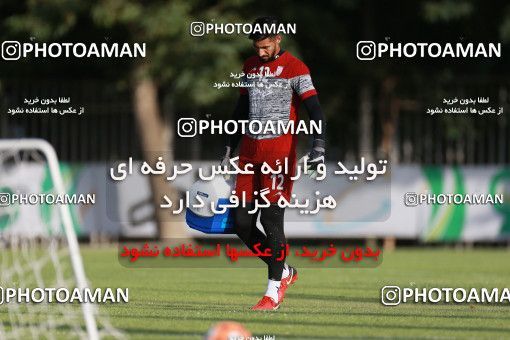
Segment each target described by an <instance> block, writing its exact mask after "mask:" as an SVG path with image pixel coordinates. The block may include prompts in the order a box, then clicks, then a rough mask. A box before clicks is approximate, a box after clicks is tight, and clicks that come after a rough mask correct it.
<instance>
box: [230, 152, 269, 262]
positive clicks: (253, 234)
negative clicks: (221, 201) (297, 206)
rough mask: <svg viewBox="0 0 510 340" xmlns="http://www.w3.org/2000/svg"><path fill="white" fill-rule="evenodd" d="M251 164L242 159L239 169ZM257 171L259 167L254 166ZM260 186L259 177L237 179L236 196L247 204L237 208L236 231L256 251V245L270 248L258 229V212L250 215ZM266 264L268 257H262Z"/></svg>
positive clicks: (248, 176)
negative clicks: (254, 194) (255, 193)
mask: <svg viewBox="0 0 510 340" xmlns="http://www.w3.org/2000/svg"><path fill="white" fill-rule="evenodd" d="M247 162H249V159H247V158H245V157H240V159H239V167H241V168H242V167H244V165H245V164H246V163H247ZM254 169H255V170H256V169H257V166H254ZM259 187H260V184H259V180H258V178H257V176H255V175H250V174H239V175H238V176H237V179H236V195H237V196H238V197H239V199H242V198H243V197H245V199H246V201H247V204H246V207H244V208H243V207H242V206H239V207H236V208H235V211H234V231H235V233H236V234H237V236H239V238H240V239H241V240H242V241H243V242H244V244H246V246H247V247H248V248H249V249H251V250H252V251H255V245H256V244H257V243H260V247H259V249H261V250H264V249H266V248H268V244H267V240H266V235H264V233H263V232H262V231H260V230H259V228H257V218H258V212H257V213H255V214H250V213H249V211H252V210H253V207H254V203H253V200H254V199H255V197H253V193H254V192H255V191H257V190H259ZM243 193H244V195H243ZM260 259H262V260H263V261H264V262H265V263H266V264H267V263H269V258H268V257H267V256H262V257H260Z"/></svg>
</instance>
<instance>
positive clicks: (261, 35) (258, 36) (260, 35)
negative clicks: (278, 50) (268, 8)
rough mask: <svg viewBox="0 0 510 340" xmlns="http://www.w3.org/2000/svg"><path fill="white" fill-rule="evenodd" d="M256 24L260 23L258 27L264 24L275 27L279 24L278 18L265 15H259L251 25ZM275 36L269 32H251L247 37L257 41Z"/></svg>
mask: <svg viewBox="0 0 510 340" xmlns="http://www.w3.org/2000/svg"><path fill="white" fill-rule="evenodd" d="M256 24H258V25H260V27H262V28H263V27H264V24H266V25H275V26H276V27H278V25H279V24H280V20H279V19H278V18H277V17H275V16H265V17H259V18H257V19H255V21H254V22H253V25H256ZM275 36H276V34H271V33H265V32H252V33H250V35H249V36H248V38H249V39H251V40H253V41H259V40H264V39H266V38H270V37H275Z"/></svg>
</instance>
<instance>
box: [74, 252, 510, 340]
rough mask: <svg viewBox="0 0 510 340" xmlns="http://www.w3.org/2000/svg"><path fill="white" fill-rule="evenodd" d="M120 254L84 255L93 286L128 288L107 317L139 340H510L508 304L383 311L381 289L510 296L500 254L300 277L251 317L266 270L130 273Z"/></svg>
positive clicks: (106, 308) (400, 255)
mask: <svg viewBox="0 0 510 340" xmlns="http://www.w3.org/2000/svg"><path fill="white" fill-rule="evenodd" d="M116 254H117V249H116V248H115V249H114V248H111V249H99V250H98V249H92V248H87V247H83V248H82V255H83V257H84V261H85V266H86V271H87V275H88V277H89V279H90V281H91V282H92V284H93V286H95V287H129V299H130V301H129V303H128V304H116V305H102V306H101V310H102V312H107V313H108V314H109V315H110V321H111V322H112V324H113V325H114V326H115V327H116V328H118V329H120V330H122V331H123V332H124V333H125V334H126V335H127V336H128V337H129V338H133V339H154V338H168V337H172V338H175V339H201V338H203V336H204V334H205V333H206V332H207V330H208V328H209V327H210V326H211V325H212V324H214V323H216V322H218V321H221V320H235V321H238V322H241V323H242V324H243V325H245V326H246V327H247V328H248V329H249V330H250V331H251V332H252V333H253V335H257V336H262V335H275V336H276V339H338V338H352V337H361V338H385V337H387V338H412V339H417V338H510V304H504V305H497V306H494V305H482V304H458V305H455V304H409V303H408V304H404V305H400V306H396V307H387V306H383V305H382V304H381V303H380V289H381V288H382V287H383V286H385V285H398V286H402V287H411V286H415V287H440V288H441V287H464V288H470V287H487V288H492V287H498V288H504V287H510V261H509V260H510V251H508V250H504V249H487V250H486V249H475V250H454V249H406V250H397V251H395V252H392V253H386V254H385V255H384V260H383V262H382V264H381V265H380V266H379V267H378V268H362V269H354V268H344V269H314V268H304V269H300V270H299V280H298V281H297V283H296V284H295V285H293V286H291V287H290V288H289V290H288V291H287V295H286V298H285V301H284V303H283V304H282V305H281V307H280V309H279V310H278V311H276V312H254V311H250V310H249V307H251V306H252V305H253V304H255V303H256V302H257V301H258V299H259V298H260V297H261V296H262V294H263V293H264V291H265V288H266V275H267V274H266V272H267V271H266V270H265V269H262V268H261V269H258V268H251V269H249V268H239V269H230V268H220V269H218V268H216V269H198V268H193V269H183V268H181V269H171V268H154V269H142V268H125V267H122V266H121V265H120V264H119V263H118V260H117V257H116ZM298 269H299V268H298Z"/></svg>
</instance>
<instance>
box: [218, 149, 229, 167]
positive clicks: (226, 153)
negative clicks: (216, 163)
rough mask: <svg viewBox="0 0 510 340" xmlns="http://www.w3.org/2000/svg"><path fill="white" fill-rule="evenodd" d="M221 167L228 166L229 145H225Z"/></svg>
mask: <svg viewBox="0 0 510 340" xmlns="http://www.w3.org/2000/svg"><path fill="white" fill-rule="evenodd" d="M220 165H221V167H222V168H223V167H225V166H226V167H230V146H225V155H224V156H223V157H222V158H221V162H220Z"/></svg>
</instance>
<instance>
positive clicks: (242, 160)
mask: <svg viewBox="0 0 510 340" xmlns="http://www.w3.org/2000/svg"><path fill="white" fill-rule="evenodd" d="M257 24H258V25H259V27H270V26H271V25H275V26H276V27H278V25H279V21H278V19H276V18H274V17H262V18H258V19H257V20H255V22H254V25H257ZM273 32H274V31H273ZM249 38H250V39H251V40H252V41H253V47H254V48H255V51H256V55H254V56H252V57H250V58H248V59H247V60H246V61H245V63H244V67H243V73H244V74H245V76H244V79H243V82H244V83H246V84H248V86H246V87H245V88H241V90H240V96H239V100H238V102H237V105H236V108H235V110H234V114H233V119H234V120H237V121H239V120H248V121H253V120H257V121H259V122H261V123H262V126H264V123H267V122H268V121H272V122H273V123H275V124H274V125H275V126H276V123H277V122H279V121H283V122H289V121H294V124H295V125H296V126H297V121H298V116H297V115H298V109H299V106H300V104H301V103H303V104H304V105H305V107H306V109H307V111H308V114H309V116H310V119H311V120H313V121H315V122H317V123H320V124H322V125H321V126H322V132H321V133H320V134H314V135H313V143H312V149H311V151H310V152H309V153H308V165H309V166H311V168H312V169H316V168H317V166H318V164H319V163H322V162H324V152H325V146H326V145H325V144H326V143H325V138H324V129H325V124H324V118H323V114H322V111H321V108H320V104H319V100H318V98H317V91H316V90H315V88H314V86H313V84H312V79H311V77H310V71H309V70H308V67H307V66H306V65H305V64H304V63H303V62H302V61H301V60H299V59H297V58H296V57H294V56H293V55H292V54H290V53H289V52H288V51H284V50H283V49H282V48H281V47H280V43H281V40H282V37H281V35H279V34H264V33H263V32H262V33H256V34H254V33H252V34H250V36H249ZM238 131H239V129H238ZM266 131H267V130H266ZM271 132H273V131H271ZM240 140H241V146H240V150H239V167H240V168H241V169H242V168H244V166H245V164H247V163H251V164H253V170H254V174H253V175H246V174H239V175H237V179H236V194H237V195H238V196H239V197H242V196H241V194H242V193H243V192H244V195H246V196H245V199H246V202H247V205H246V207H244V208H243V207H241V206H239V207H237V208H236V210H235V214H234V216H235V221H234V225H235V231H236V233H237V235H238V236H239V238H240V239H241V240H242V241H243V242H244V243H245V244H246V245H247V246H248V247H249V248H250V249H252V250H254V249H255V248H254V245H256V244H257V243H260V244H261V246H260V249H261V250H262V251H263V250H264V249H266V248H270V249H271V251H272V252H271V254H272V256H271V257H267V256H266V257H262V256H261V257H260V258H261V259H262V260H263V261H264V262H265V263H266V264H267V266H268V286H267V290H266V293H265V294H264V296H263V297H262V299H261V300H260V301H259V302H258V303H257V304H256V305H255V306H253V307H252V309H254V310H275V309H277V308H278V307H279V306H280V303H281V302H282V301H283V297H284V294H285V291H286V289H287V287H288V286H289V285H291V284H293V283H294V282H295V281H296V280H297V271H296V269H295V268H294V267H291V266H289V265H287V263H285V261H284V260H285V257H284V258H283V260H282V258H281V253H282V251H281V250H282V245H285V244H286V239H285V233H284V227H283V224H284V212H285V210H284V208H280V207H279V206H278V204H277V202H278V199H279V198H280V196H281V195H283V196H284V197H285V198H286V199H287V200H290V196H291V192H292V181H291V177H292V176H293V175H294V171H295V167H296V144H297V135H295V134H290V133H287V134H281V135H278V134H276V135H274V134H267V133H261V134H256V135H255V134H252V133H251V132H247V133H246V134H245V135H242V134H241V133H238V134H235V135H231V136H229V137H228V140H227V145H226V154H225V156H224V157H223V160H222V165H226V164H228V160H229V159H230V157H231V154H232V153H233V151H234V150H235V148H236V147H237V144H238V143H239V141H240ZM285 158H287V161H288V164H289V171H288V172H287V173H279V174H262V173H261V171H260V169H261V165H262V163H264V162H266V163H267V164H269V165H270V166H271V167H272V168H276V167H277V165H278V164H282V165H283V164H284V162H285ZM261 190H265V191H267V193H266V195H265V197H266V199H267V200H268V201H269V202H270V203H271V205H270V206H269V207H267V208H262V209H260V210H259V213H260V223H261V224H262V227H263V228H264V231H265V235H264V233H262V232H261V231H260V230H259V229H258V228H257V226H256V223H257V217H258V216H257V214H249V213H248V211H250V210H253V207H254V206H253V201H254V200H255V199H256V197H257V196H256V195H254V192H257V193H260V191H261Z"/></svg>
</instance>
